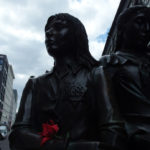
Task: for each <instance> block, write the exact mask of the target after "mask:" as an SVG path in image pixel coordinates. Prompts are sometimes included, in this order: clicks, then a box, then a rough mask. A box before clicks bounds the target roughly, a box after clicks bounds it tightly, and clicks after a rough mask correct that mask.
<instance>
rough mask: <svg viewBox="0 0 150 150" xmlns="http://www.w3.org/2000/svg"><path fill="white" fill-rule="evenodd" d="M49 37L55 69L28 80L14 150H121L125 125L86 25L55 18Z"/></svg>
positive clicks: (67, 17)
mask: <svg viewBox="0 0 150 150" xmlns="http://www.w3.org/2000/svg"><path fill="white" fill-rule="evenodd" d="M45 37H46V39H45V44H46V48H47V51H48V53H49V54H50V55H51V56H53V57H54V60H55V64H54V68H53V70H52V71H51V72H48V73H46V74H44V75H42V76H40V77H37V78H34V77H33V78H30V79H29V81H28V82H27V84H26V86H25V89H24V91H23V95H22V99H21V105H20V108H19V112H18V115H17V118H16V121H15V124H14V125H13V128H12V132H11V134H10V136H9V140H10V147H11V149H12V150H102V149H105V150H107V149H111V150H114V149H120V147H121V146H122V143H123V142H122V141H123V140H124V139H123V138H124V127H123V126H124V124H123V122H121V121H120V120H119V118H118V116H117V115H115V114H114V111H113V108H112V104H111V103H110V101H109V97H108V93H107V85H106V84H105V77H104V73H103V69H102V67H97V66H98V62H97V61H96V60H94V59H93V57H92V56H91V54H90V52H89V48H88V39H87V34H86V31H85V28H84V26H83V24H82V23H81V22H80V21H79V20H78V19H77V18H75V17H73V16H71V15H69V14H65V13H62V14H57V15H54V16H51V17H50V18H49V19H48V21H47V24H46V26H45ZM42 127H43V128H46V131H44V130H45V129H42ZM48 133H49V134H48ZM41 141H42V144H41ZM121 142H122V143H121Z"/></svg>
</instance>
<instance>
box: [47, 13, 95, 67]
mask: <svg viewBox="0 0 150 150" xmlns="http://www.w3.org/2000/svg"><path fill="white" fill-rule="evenodd" d="M54 20H64V21H67V24H68V26H69V27H70V29H71V31H72V33H73V35H72V36H74V43H73V45H72V49H73V50H74V53H75V57H76V58H77V60H78V61H79V62H80V63H81V64H83V65H86V66H91V65H92V66H93V65H98V61H96V60H95V59H94V58H93V57H92V56H91V54H90V52H89V45H88V37H87V33H86V30H85V27H84V25H83V24H82V23H81V21H80V20H79V19H77V18H76V17H74V16H72V15H70V14H68V13H59V14H55V15H53V16H50V17H49V18H48V20H47V23H46V26H45V31H46V30H47V29H48V27H49V25H50V24H51V23H52V22H53V21H54Z"/></svg>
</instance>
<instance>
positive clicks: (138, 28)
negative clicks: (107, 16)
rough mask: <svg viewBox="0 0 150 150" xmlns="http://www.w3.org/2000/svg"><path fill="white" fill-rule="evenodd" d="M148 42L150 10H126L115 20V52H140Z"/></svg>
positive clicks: (144, 8) (139, 8)
mask: <svg viewBox="0 0 150 150" xmlns="http://www.w3.org/2000/svg"><path fill="white" fill-rule="evenodd" d="M149 41H150V8H148V7H146V6H136V7H131V8H128V9H126V10H125V11H124V12H122V13H121V14H120V16H119V18H118V20H117V41H116V50H124V51H126V50H130V51H132V50H133V51H136V52H138V51H139V52H142V51H144V50H145V51H146V50H148V43H149Z"/></svg>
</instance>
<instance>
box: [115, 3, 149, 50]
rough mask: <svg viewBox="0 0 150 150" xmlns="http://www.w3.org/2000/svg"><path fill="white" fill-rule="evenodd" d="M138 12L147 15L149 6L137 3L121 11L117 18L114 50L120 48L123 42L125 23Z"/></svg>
mask: <svg viewBox="0 0 150 150" xmlns="http://www.w3.org/2000/svg"><path fill="white" fill-rule="evenodd" d="M138 13H144V14H147V17H149V14H150V8H148V7H146V6H142V5H137V6H134V7H130V8H127V9H126V10H125V11H123V12H122V13H121V14H120V15H119V17H118V19H117V24H116V26H117V39H116V48H115V51H117V50H120V47H121V44H122V42H123V37H122V35H123V32H124V28H125V26H126V23H127V22H129V21H130V19H131V18H132V17H134V16H135V15H137V14H138Z"/></svg>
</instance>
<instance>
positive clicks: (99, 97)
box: [93, 67, 126, 150]
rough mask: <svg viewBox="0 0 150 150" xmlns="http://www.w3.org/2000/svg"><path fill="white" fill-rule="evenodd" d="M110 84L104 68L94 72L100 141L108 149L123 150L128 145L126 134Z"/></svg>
mask: <svg viewBox="0 0 150 150" xmlns="http://www.w3.org/2000/svg"><path fill="white" fill-rule="evenodd" d="M110 84H111V83H109V82H108V79H107V78H106V75H105V73H104V70H103V67H99V68H97V69H96V70H95V72H94V84H93V88H94V89H95V90H94V91H95V95H96V97H95V98H96V114H97V116H96V117H97V120H98V121H97V122H98V133H99V141H100V143H101V146H102V147H106V149H107V148H108V149H109V148H112V149H121V150H122V149H123V148H125V145H126V142H125V139H126V132H125V128H124V121H123V120H122V118H121V117H120V113H119V111H118V106H117V104H116V102H115V98H114V96H113V92H112V89H111V85H110Z"/></svg>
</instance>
